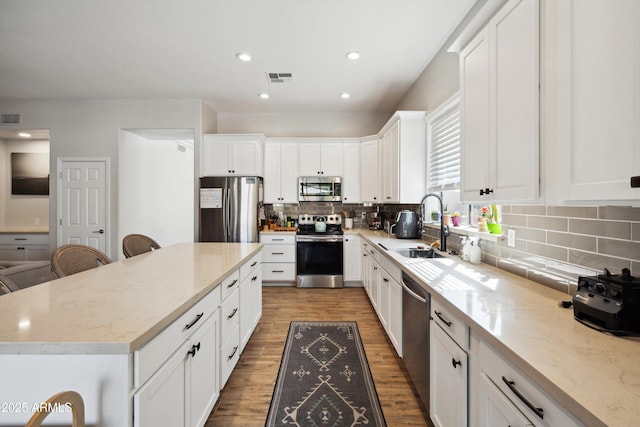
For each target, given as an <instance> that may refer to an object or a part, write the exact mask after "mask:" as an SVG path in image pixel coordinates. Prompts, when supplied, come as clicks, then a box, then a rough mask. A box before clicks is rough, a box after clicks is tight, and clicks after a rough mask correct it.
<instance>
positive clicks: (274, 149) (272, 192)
mask: <svg viewBox="0 0 640 427" xmlns="http://www.w3.org/2000/svg"><path fill="white" fill-rule="evenodd" d="M281 153H282V145H281V144H278V143H269V142H267V143H266V144H265V146H264V202H265V203H283V201H282V187H281V185H282V181H281V170H282V154H281Z"/></svg>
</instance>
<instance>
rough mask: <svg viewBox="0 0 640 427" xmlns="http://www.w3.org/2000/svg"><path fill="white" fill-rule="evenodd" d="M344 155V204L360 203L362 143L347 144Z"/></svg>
mask: <svg viewBox="0 0 640 427" xmlns="http://www.w3.org/2000/svg"><path fill="white" fill-rule="evenodd" d="M343 154H344V155H343V170H344V173H343V175H342V202H343V203H360V201H361V197H360V142H345V144H344V150H343Z"/></svg>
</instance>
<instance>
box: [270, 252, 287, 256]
mask: <svg viewBox="0 0 640 427" xmlns="http://www.w3.org/2000/svg"><path fill="white" fill-rule="evenodd" d="M271 255H284V252H271Z"/></svg>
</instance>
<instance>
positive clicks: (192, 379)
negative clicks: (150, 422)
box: [157, 313, 220, 427]
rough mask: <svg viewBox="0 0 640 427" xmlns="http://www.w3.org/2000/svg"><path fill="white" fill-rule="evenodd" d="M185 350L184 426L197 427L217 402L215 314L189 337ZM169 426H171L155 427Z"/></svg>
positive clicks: (216, 330)
mask: <svg viewBox="0 0 640 427" xmlns="http://www.w3.org/2000/svg"><path fill="white" fill-rule="evenodd" d="M190 343H191V347H190V348H189V350H188V351H190V352H191V353H188V358H189V363H188V365H187V367H188V369H187V370H188V372H189V373H188V376H187V379H188V386H187V390H188V397H189V398H188V400H187V401H188V402H189V406H190V411H189V419H190V421H189V422H188V423H187V425H188V426H191V427H194V426H198V427H201V426H203V425H204V423H205V422H206V421H207V418H208V417H209V413H210V412H211V410H212V409H213V406H214V404H215V402H216V400H218V396H219V391H220V386H219V384H218V315H217V313H213V314H212V315H211V316H210V317H209V318H208V319H207V321H206V322H205V323H203V324H202V325H201V326H200V328H199V329H198V330H197V331H196V332H195V333H194V334H193V336H192V337H191V340H190ZM157 425H173V424H157Z"/></svg>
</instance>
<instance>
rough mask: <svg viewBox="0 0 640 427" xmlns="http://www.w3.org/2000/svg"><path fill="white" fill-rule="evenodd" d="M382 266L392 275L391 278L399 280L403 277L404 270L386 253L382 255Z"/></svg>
mask: <svg viewBox="0 0 640 427" xmlns="http://www.w3.org/2000/svg"><path fill="white" fill-rule="evenodd" d="M380 266H382V268H384V270H385V271H386V272H387V273H388V274H389V275H390V276H391V278H393V279H395V280H397V281H398V282H399V281H400V280H401V279H402V270H400V267H398V266H397V265H395V264H394V262H393V261H391V260H390V259H389V258H387V257H386V256H384V255H380Z"/></svg>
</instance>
